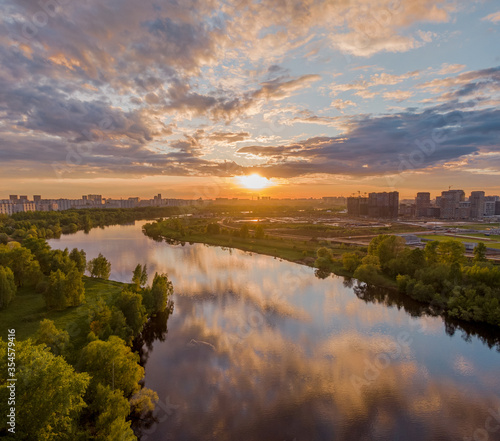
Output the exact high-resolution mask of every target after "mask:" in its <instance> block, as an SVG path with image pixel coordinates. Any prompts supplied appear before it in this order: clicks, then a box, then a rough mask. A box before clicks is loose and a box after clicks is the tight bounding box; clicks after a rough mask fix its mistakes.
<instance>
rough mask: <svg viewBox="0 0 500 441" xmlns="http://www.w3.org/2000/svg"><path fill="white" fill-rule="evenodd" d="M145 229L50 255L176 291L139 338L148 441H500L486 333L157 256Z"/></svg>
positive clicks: (277, 272) (267, 272) (319, 285)
mask: <svg viewBox="0 0 500 441" xmlns="http://www.w3.org/2000/svg"><path fill="white" fill-rule="evenodd" d="M143 223H144V222H137V223H136V224H135V225H130V226H115V227H110V228H106V229H104V230H103V229H95V230H92V231H91V232H90V233H89V234H84V233H83V232H79V233H77V234H74V235H70V236H63V237H62V238H61V239H58V240H51V241H50V244H51V246H52V247H53V248H61V249H63V248H65V247H68V248H70V249H71V248H73V247H78V248H83V249H84V250H85V251H86V252H87V258H89V259H90V258H93V257H96V256H97V254H98V253H99V252H102V253H103V254H104V255H105V256H106V257H107V258H108V259H109V260H110V261H111V263H112V275H111V278H112V279H114V280H119V281H124V282H129V281H130V279H131V274H132V270H133V268H134V267H135V265H136V264H137V263H147V266H148V270H149V274H150V276H151V275H152V274H153V273H154V272H155V271H159V272H167V273H168V275H169V277H170V278H171V280H172V282H173V284H174V288H175V296H174V302H175V309H174V312H173V314H172V315H171V316H170V317H169V318H168V322H167V324H166V327H165V322H163V323H159V324H158V323H156V324H154V325H153V328H155V329H148V332H146V333H145V334H147V335H145V337H144V338H145V340H146V343H145V345H144V348H143V359H144V361H145V369H146V378H145V384H146V386H147V387H149V388H151V389H154V390H156V391H157V392H158V395H159V397H160V405H159V407H158V410H157V420H158V422H157V423H155V424H153V425H152V426H151V427H149V428H146V429H145V430H144V432H143V436H142V439H143V440H152V441H160V440H161V441H164V440H175V441H183V440H186V441H187V440H276V441H284V440H290V441H292V440H295V441H309V440H339V441H343V440H350V441H352V440H354V441H355V440H419V441H420V440H466V439H477V440H488V439H489V440H499V439H500V375H499V374H500V353H499V352H498V349H497V348H498V345H497V343H496V341H497V340H495V336H494V335H491V332H490V333H489V334H488V332H487V331H486V330H481V329H477V328H468V330H467V331H468V332H466V331H464V330H463V329H461V328H460V327H458V328H456V327H455V326H453V324H450V323H448V324H445V323H444V321H443V319H441V318H439V317H430V316H425V315H423V316H421V317H417V315H419V314H421V312H422V311H421V309H420V307H419V306H418V305H417V304H415V303H412V302H408V301H403V299H397V298H394V296H392V297H391V296H388V294H387V293H385V292H381V291H366V290H363V289H359V288H357V284H354V285H353V286H351V287H350V286H349V283H346V282H344V280H343V278H338V277H329V278H327V279H324V280H321V279H318V278H317V277H315V275H314V270H313V269H311V268H307V267H304V266H300V265H296V264H292V263H289V262H283V261H280V260H278V259H274V258H272V257H268V256H260V255H256V254H253V255H251V254H249V253H244V252H242V251H239V250H226V249H221V248H217V247H207V246H204V245H200V244H195V245H189V244H186V245H185V246H181V245H175V246H174V245H168V244H166V243H158V242H154V241H153V240H151V239H149V238H147V237H146V236H144V235H143V234H142V232H141V226H142V225H143ZM167 328H168V331H167ZM451 334H453V335H451ZM495 416H496V420H495V418H494V417H495ZM497 427H498V429H497ZM495 429H497V431H495ZM474 436H475V438H474Z"/></svg>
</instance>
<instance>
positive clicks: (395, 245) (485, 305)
mask: <svg viewBox="0 0 500 441" xmlns="http://www.w3.org/2000/svg"><path fill="white" fill-rule="evenodd" d="M339 264H340V265H341V267H342V269H343V270H344V271H345V272H347V273H348V274H351V275H352V277H354V278H356V279H358V280H360V281H362V282H365V283H368V284H371V285H377V286H397V289H398V290H399V291H400V292H401V293H404V294H406V295H408V296H409V297H411V298H413V299H415V300H418V301H420V302H424V303H427V304H430V305H432V306H433V308H435V309H436V310H437V311H440V312H443V313H445V314H447V315H449V316H450V317H453V318H457V319H461V320H465V321H473V322H482V323H488V324H491V325H494V326H500V268H499V267H498V266H496V265H494V264H493V263H491V262H489V261H488V260H487V258H486V246H485V245H484V243H479V244H478V245H477V246H476V248H475V249H474V257H473V258H472V259H467V258H466V257H465V246H464V244H463V243H462V242H459V241H457V240H452V239H450V240H444V241H432V242H428V243H427V244H426V245H425V248H424V249H420V248H415V249H410V248H408V247H406V245H405V241H404V239H403V238H402V237H399V236H391V235H379V236H377V237H375V238H373V239H372V241H371V242H370V244H369V246H368V249H367V253H362V252H359V251H358V252H356V251H355V252H348V253H344V254H343V255H342V257H341V259H340V260H337V259H334V258H333V256H332V254H331V251H330V250H329V249H328V248H326V247H322V248H320V249H319V250H318V251H317V259H316V262H315V266H316V268H318V271H319V272H320V273H321V274H323V275H324V274H328V273H329V272H330V271H331V270H332V269H333V268H335V266H338V265H339Z"/></svg>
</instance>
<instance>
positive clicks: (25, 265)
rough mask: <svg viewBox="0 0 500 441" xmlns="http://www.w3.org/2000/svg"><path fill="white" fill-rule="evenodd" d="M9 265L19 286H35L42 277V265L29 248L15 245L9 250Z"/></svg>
mask: <svg viewBox="0 0 500 441" xmlns="http://www.w3.org/2000/svg"><path fill="white" fill-rule="evenodd" d="M7 265H8V266H9V267H10V269H11V270H12V272H13V273H14V280H15V281H16V285H17V286H34V285H35V284H36V283H37V282H38V281H39V279H40V277H41V271H40V265H39V263H38V262H37V261H36V260H35V256H34V255H33V254H32V253H31V251H30V250H28V249H27V248H24V247H20V246H18V247H14V248H13V249H12V250H11V251H10V252H9V263H8V264H7Z"/></svg>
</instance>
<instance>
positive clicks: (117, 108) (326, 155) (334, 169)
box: [0, 0, 500, 199]
mask: <svg viewBox="0 0 500 441" xmlns="http://www.w3.org/2000/svg"><path fill="white" fill-rule="evenodd" d="M1 8H2V14H1V15H0V198H3V197H4V198H6V197H7V196H8V195H9V194H28V195H32V194H42V196H44V197H79V196H81V195H82V194H87V193H99V194H102V195H103V196H107V197H128V196H139V197H147V198H149V197H152V195H153V194H157V193H161V194H162V195H163V197H172V198H190V199H198V198H200V197H201V198H203V199H211V198H215V197H240V198H246V197H250V196H255V195H261V196H271V197H322V196H349V195H351V194H353V193H355V194H359V193H358V192H360V193H361V194H363V193H365V192H370V191H394V190H397V191H399V192H400V197H402V198H409V197H414V196H415V194H416V192H418V191H430V192H431V193H432V195H433V196H435V195H437V194H439V193H440V192H441V191H442V190H447V189H448V188H453V189H460V188H461V189H464V190H465V191H466V193H467V194H468V193H469V192H470V191H473V190H484V191H486V193H487V194H490V195H500V180H499V177H500V147H499V142H500V141H499V140H500V136H499V135H500V107H499V104H500V51H499V47H500V45H499V42H500V3H499V2H498V1H494V0H491V1H487V0H476V1H472V0H471V1H456V0H452V1H450V0H327V1H324V0H305V1H295V0H259V1H255V0H226V1H216V0H203V1H201V0H200V1H197V0H182V1H181V0H156V1H152V0H141V1H137V0H106V1H104V2H103V1H101V0H83V1H76V0H3V1H2V3H1ZM253 174H258V175H260V176H262V177H264V178H267V180H266V181H264V184H265V185H264V184H263V185H262V186H264V187H265V188H261V189H258V190H257V189H251V188H248V187H249V185H245V183H248V180H246V181H245V179H243V180H242V176H245V175H253ZM250 181H252V180H250ZM254 181H255V180H254ZM250 186H251V185H250Z"/></svg>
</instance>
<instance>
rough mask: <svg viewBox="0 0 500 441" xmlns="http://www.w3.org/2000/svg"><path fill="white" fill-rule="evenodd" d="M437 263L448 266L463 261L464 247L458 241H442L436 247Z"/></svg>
mask: <svg viewBox="0 0 500 441" xmlns="http://www.w3.org/2000/svg"><path fill="white" fill-rule="evenodd" d="M437 252H438V255H439V261H440V262H442V263H445V264H448V265H451V264H453V263H462V262H464V261H465V256H464V253H465V245H464V244H463V243H462V242H459V241H458V240H452V239H450V240H443V241H442V242H439V245H438V247H437Z"/></svg>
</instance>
